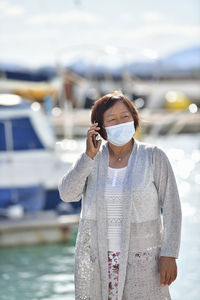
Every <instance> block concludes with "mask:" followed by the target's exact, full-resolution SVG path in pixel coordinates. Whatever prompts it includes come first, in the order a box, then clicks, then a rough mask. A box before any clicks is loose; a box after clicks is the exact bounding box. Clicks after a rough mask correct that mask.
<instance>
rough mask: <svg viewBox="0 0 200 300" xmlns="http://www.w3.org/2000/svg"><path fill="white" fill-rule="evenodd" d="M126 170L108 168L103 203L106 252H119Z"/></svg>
mask: <svg viewBox="0 0 200 300" xmlns="http://www.w3.org/2000/svg"><path fill="white" fill-rule="evenodd" d="M126 168H127V167H124V168H120V169H115V168H111V167H108V173H107V180H106V187H105V200H106V201H105V203H106V211H107V224H108V228H107V239H108V250H110V251H120V240H121V228H122V205H123V192H122V188H123V181H124V177H125V172H126Z"/></svg>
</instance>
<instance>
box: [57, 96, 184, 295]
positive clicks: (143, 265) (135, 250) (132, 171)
mask: <svg viewBox="0 0 200 300" xmlns="http://www.w3.org/2000/svg"><path fill="white" fill-rule="evenodd" d="M91 121H92V124H93V125H92V126H91V127H90V128H89V130H88V133H87V145H86V152H85V153H83V154H82V155H81V157H80V159H79V160H78V161H77V162H76V164H75V166H74V167H73V168H72V169H71V170H70V171H69V172H68V173H67V174H66V175H65V176H64V177H63V178H62V180H61V182H60V184H59V192H60V197H61V199H62V200H63V201H68V202H71V201H79V200H80V198H81V196H82V209H81V215H80V222H79V230H78V235H77V241H76V249H75V298H76V299H77V300H83V299H88V300H89V299H90V300H108V299H109V300H111V299H114V300H135V299H138V300H147V299H150V300H161V299H163V300H164V299H170V295H169V285H170V284H171V283H172V282H173V281H174V280H175V279H176V276H177V267H176V258H177V257H178V252H179V245H180V231H181V207H180V201H179V196H178V191H177V186H176V182H175V178H174V174H173V171H172V168H171V166H170V163H169V161H168V159H167V157H166V155H165V153H164V152H163V151H162V150H161V149H159V148H158V147H156V146H153V145H148V144H144V143H141V142H139V141H137V140H136V139H135V138H133V135H134V133H135V130H136V129H137V127H138V126H139V117H138V114H137V111H136V109H135V108H134V106H133V105H132V103H131V101H130V100H128V99H127V98H126V97H125V96H124V95H123V94H121V93H120V92H113V93H111V94H108V95H105V96H104V97H102V98H100V99H99V100H98V101H96V103H95V104H94V107H93V109H92V114H91ZM98 133H99V134H100V135H101V137H102V138H103V139H105V140H107V143H106V144H105V145H104V146H103V147H102V149H101V150H100V146H101V142H102V141H101V140H97V141H96V139H94V136H96V135H98ZM161 208H162V210H163V225H162V223H161Z"/></svg>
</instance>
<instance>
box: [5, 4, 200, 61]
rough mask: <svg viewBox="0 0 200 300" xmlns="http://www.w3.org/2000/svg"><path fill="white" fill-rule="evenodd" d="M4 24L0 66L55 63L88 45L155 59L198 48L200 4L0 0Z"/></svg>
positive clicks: (199, 38) (199, 39)
mask: <svg viewBox="0 0 200 300" xmlns="http://www.w3.org/2000/svg"><path fill="white" fill-rule="evenodd" d="M0 24H1V25H0V62H7V63H19V64H24V65H28V66H33V67H38V66H40V65H47V64H55V63H56V62H57V60H58V56H59V54H60V53H65V54H66V53H67V51H68V53H69V52H70V51H71V52H72V51H74V50H73V49H75V46H77V47H76V48H78V49H80V50H82V48H81V47H83V46H81V45H88V44H90V45H94V46H96V47H97V48H98V47H100V46H101V47H105V46H106V47H110V49H111V50H112V47H122V48H123V49H125V50H123V51H125V52H127V53H128V52H129V53H133V54H134V55H135V56H136V57H137V56H138V57H139V56H140V55H145V56H148V57H152V58H156V57H160V56H164V55H166V54H169V53H172V52H174V51H176V50H181V49H184V48H187V47H190V46H194V45H198V44H200V1H199V0H168V1H164V0H139V1H138V0H137V1H135V0H123V1H122V0H121V1H119V0H110V1H109V0H101V1H97V0H96V1H95V0H0ZM69 49H71V50H69ZM111 52H112V51H111Z"/></svg>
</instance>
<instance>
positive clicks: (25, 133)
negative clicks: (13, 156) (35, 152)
mask: <svg viewBox="0 0 200 300" xmlns="http://www.w3.org/2000/svg"><path fill="white" fill-rule="evenodd" d="M12 136H13V148H14V149H13V150H29V149H43V148H44V146H43V145H42V143H41V141H40V139H39V137H38V136H37V134H36V132H35V130H34V128H33V126H32V124H31V122H30V120H29V118H20V119H12Z"/></svg>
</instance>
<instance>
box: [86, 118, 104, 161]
mask: <svg viewBox="0 0 200 300" xmlns="http://www.w3.org/2000/svg"><path fill="white" fill-rule="evenodd" d="M97 125H98V123H94V124H92V125H91V126H90V128H89V129H88V132H87V141H86V152H85V153H86V154H87V155H88V156H89V157H90V158H92V159H93V158H94V157H95V155H96V154H97V153H98V151H99V148H100V146H101V143H102V140H97V147H95V146H94V143H93V138H92V137H93V135H95V136H97V135H98V130H100V127H98V126H97Z"/></svg>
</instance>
